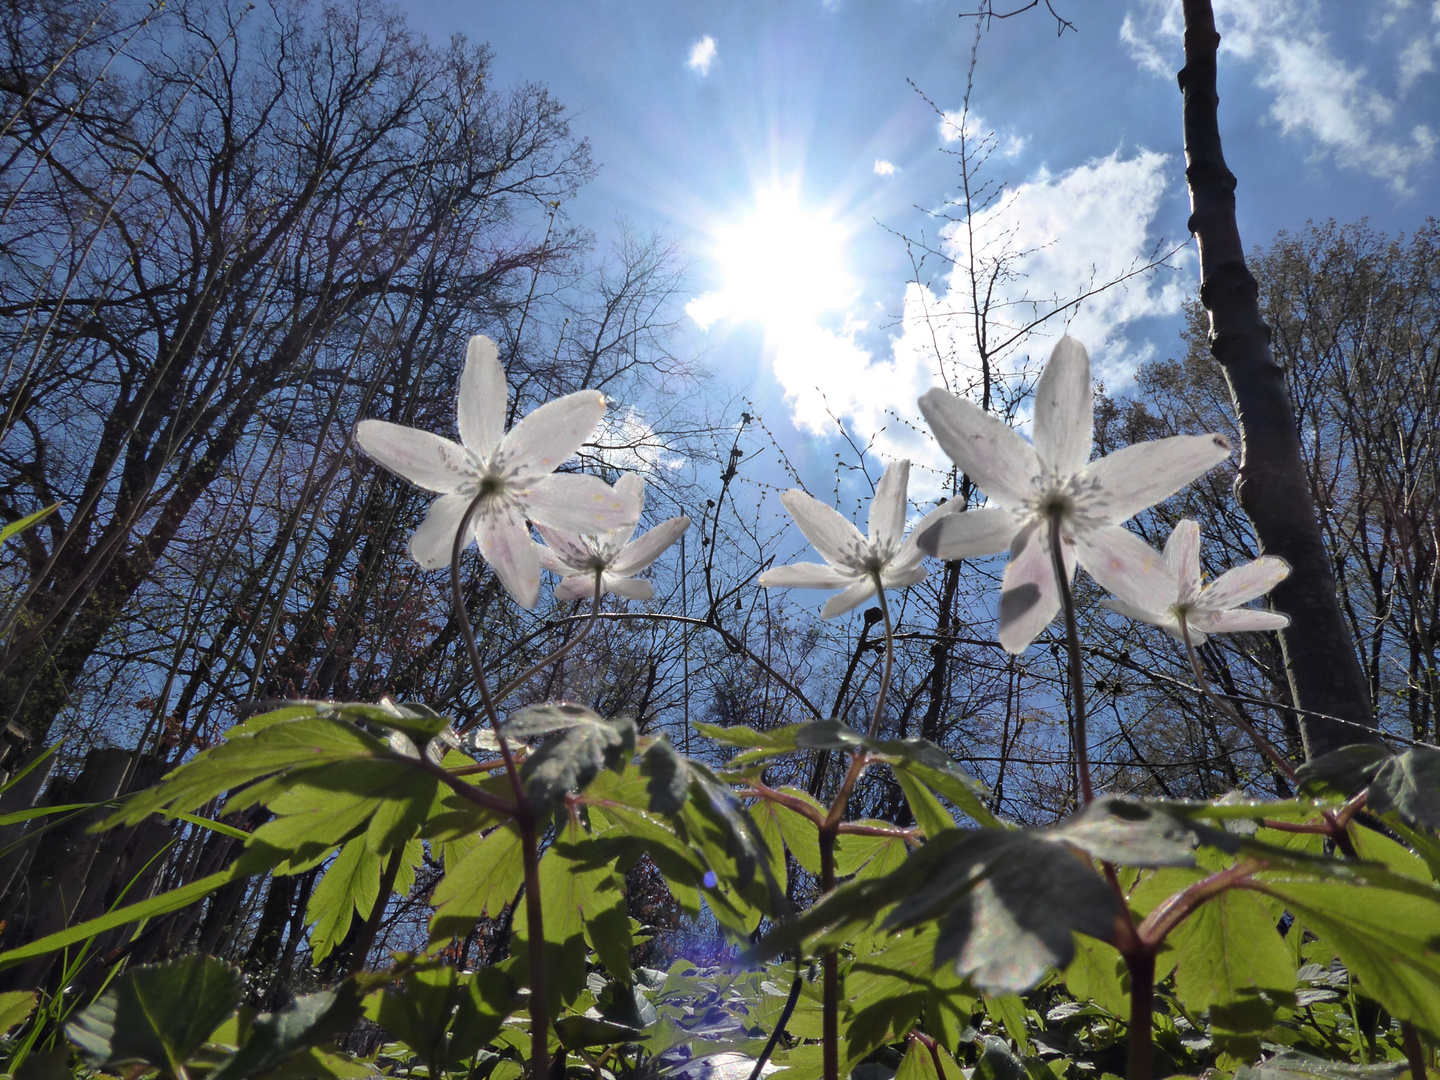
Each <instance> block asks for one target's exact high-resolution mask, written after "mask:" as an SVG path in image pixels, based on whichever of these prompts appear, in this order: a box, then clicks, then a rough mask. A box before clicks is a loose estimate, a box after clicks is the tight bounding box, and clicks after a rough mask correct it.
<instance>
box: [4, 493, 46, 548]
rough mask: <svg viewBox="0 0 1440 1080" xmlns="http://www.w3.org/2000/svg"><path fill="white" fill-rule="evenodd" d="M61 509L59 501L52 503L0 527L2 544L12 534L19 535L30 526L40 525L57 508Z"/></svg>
mask: <svg viewBox="0 0 1440 1080" xmlns="http://www.w3.org/2000/svg"><path fill="white" fill-rule="evenodd" d="M59 509H60V504H59V503H58V502H57V503H51V504H50V505H49V506H47V507H45V508H44V509H43V510H36V511H35V512H34V513H33V514H26V515H25V516H24V517H22V518H21V519H20V520H19V521H11V522H8V523H7V524H6V525H5V526H4V527H0V544H3V543H4V542H5V541H6V540H9V539H10V538H11V537H12V536H17V535H19V534H20V533H22V532H24V531H25V530H26V529H28V528H30V527H31V526H32V525H38V524H39V523H40V522H42V521H44V520H45V519H46V518H47V517H49V516H50V515H51V514H53V513H54V512H55V511H56V510H59Z"/></svg>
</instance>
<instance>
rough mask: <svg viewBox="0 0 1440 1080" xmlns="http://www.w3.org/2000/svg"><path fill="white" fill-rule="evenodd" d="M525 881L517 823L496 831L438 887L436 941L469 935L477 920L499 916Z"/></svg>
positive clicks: (432, 938)
mask: <svg viewBox="0 0 1440 1080" xmlns="http://www.w3.org/2000/svg"><path fill="white" fill-rule="evenodd" d="M524 880H525V863H524V859H523V857H522V851H521V843H520V829H519V827H518V826H517V825H515V824H514V823H511V824H509V825H503V826H501V827H500V828H498V829H494V830H492V831H491V832H490V833H488V834H487V835H486V836H485V838H484V839H483V840H481V841H480V842H479V843H478V844H476V845H475V846H474V847H472V848H471V849H470V850H469V851H468V852H466V854H465V855H464V856H462V857H461V859H460V860H459V861H458V862H457V863H455V865H454V866H447V867H446V868H445V877H444V878H442V879H441V881H440V884H439V885H437V886H436V887H435V892H434V895H433V896H432V897H431V899H430V902H431V904H433V905H434V907H435V914H434V915H432V916H431V917H430V941H431V943H432V944H434V943H437V942H442V941H448V940H449V939H450V938H452V937H457V936H461V937H463V936H464V935H465V934H468V933H469V932H470V930H471V928H472V927H473V926H474V925H475V921H476V920H477V919H480V918H482V917H484V916H487V915H488V916H489V917H491V918H496V917H498V916H499V915H500V913H501V912H502V911H503V910H504V909H505V905H506V904H509V903H510V902H511V901H513V900H514V899H515V895H516V894H517V893H518V892H519V891H520V886H521V884H522V883H523V882H524Z"/></svg>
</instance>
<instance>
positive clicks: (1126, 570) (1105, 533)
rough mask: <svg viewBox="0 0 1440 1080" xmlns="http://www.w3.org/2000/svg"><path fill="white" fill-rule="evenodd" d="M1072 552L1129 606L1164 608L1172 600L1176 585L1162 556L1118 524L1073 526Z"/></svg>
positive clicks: (1173, 600) (1144, 608)
mask: <svg viewBox="0 0 1440 1080" xmlns="http://www.w3.org/2000/svg"><path fill="white" fill-rule="evenodd" d="M1074 543H1075V553H1076V555H1077V556H1078V557H1079V559H1080V565H1081V566H1083V567H1084V568H1085V569H1086V571H1087V572H1088V573H1089V574H1090V576H1091V577H1092V578H1094V579H1095V580H1096V581H1097V582H1099V584H1100V587H1101V588H1102V589H1104V590H1106V591H1107V592H1111V593H1114V594H1115V595H1116V596H1118V597H1119V598H1120V599H1121V600H1124V601H1125V602H1126V603H1127V604H1129V605H1131V606H1132V607H1137V608H1140V609H1141V610H1142V611H1165V610H1166V609H1168V608H1169V607H1170V605H1171V604H1173V603H1175V594H1176V590H1177V586H1176V583H1175V578H1174V576H1173V575H1172V574H1171V573H1170V568H1169V567H1168V566H1167V565H1165V556H1163V555H1161V554H1160V553H1159V552H1158V551H1156V550H1155V549H1154V548H1152V547H1151V546H1150V545H1149V544H1147V543H1145V541H1144V540H1141V539H1140V537H1138V536H1136V535H1135V534H1134V533H1132V532H1128V531H1127V530H1125V529H1122V528H1121V527H1120V526H1119V525H1102V526H1100V527H1099V528H1097V529H1077V530H1075V537H1074Z"/></svg>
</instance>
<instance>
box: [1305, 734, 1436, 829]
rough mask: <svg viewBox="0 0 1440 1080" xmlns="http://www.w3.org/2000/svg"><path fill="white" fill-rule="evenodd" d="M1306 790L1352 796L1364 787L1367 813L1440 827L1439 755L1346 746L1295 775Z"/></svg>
mask: <svg viewBox="0 0 1440 1080" xmlns="http://www.w3.org/2000/svg"><path fill="white" fill-rule="evenodd" d="M1296 772H1297V774H1298V776H1299V778H1300V781H1301V783H1302V784H1303V785H1304V787H1305V789H1306V790H1314V791H1327V790H1328V791H1336V792H1339V793H1340V794H1342V795H1353V794H1355V793H1356V792H1357V791H1359V790H1360V789H1361V788H1366V787H1368V788H1369V789H1370V792H1369V795H1368V796H1367V797H1366V800H1365V809H1366V810H1368V811H1370V812H1371V813H1374V814H1389V813H1392V812H1393V813H1395V814H1398V815H1399V816H1400V817H1401V818H1402V819H1403V820H1405V821H1407V822H1410V823H1411V824H1413V825H1420V826H1422V827H1424V828H1429V829H1434V828H1440V750H1436V749H1434V748H1433V747H1429V746H1412V747H1410V748H1408V749H1407V750H1405V751H1403V752H1402V753H1398V754H1397V753H1394V752H1392V751H1390V750H1389V749H1387V748H1386V747H1382V746H1368V745H1362V746H1346V747H1343V748H1342V749H1340V750H1336V751H1334V752H1333V753H1329V754H1326V755H1324V756H1323V757H1319V758H1316V759H1315V760H1314V761H1309V762H1306V763H1305V764H1304V765H1302V766H1300V768H1299V769H1297V770H1296Z"/></svg>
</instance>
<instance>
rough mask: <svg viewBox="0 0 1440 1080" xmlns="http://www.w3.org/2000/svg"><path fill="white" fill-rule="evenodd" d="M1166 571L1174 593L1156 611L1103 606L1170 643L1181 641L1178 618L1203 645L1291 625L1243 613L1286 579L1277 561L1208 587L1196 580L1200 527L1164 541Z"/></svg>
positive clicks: (1270, 615)
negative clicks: (1218, 637) (1217, 637)
mask: <svg viewBox="0 0 1440 1080" xmlns="http://www.w3.org/2000/svg"><path fill="white" fill-rule="evenodd" d="M1165 565H1166V567H1167V568H1168V569H1169V571H1170V574H1171V579H1172V581H1173V582H1174V589H1173V590H1172V591H1171V593H1170V595H1169V597H1168V603H1166V604H1164V605H1162V606H1161V607H1159V608H1157V609H1154V610H1147V609H1145V608H1139V607H1136V606H1134V605H1133V604H1127V603H1125V601H1123V600H1104V601H1102V603H1103V604H1104V605H1105V606H1106V607H1108V608H1109V609H1110V610H1111V611H1118V612H1119V613H1120V614H1121V615H1127V616H1129V617H1130V618H1132V619H1139V620H1140V621H1141V622H1147V623H1150V624H1151V625H1153V626H1158V627H1160V628H1161V629H1162V630H1164V631H1165V632H1166V633H1167V634H1169V635H1170V636H1171V637H1173V638H1178V639H1179V640H1181V641H1184V640H1185V635H1184V634H1183V633H1182V632H1181V630H1180V616H1181V615H1183V616H1185V625H1186V626H1187V627H1189V629H1190V640H1191V642H1192V643H1193V644H1196V645H1203V644H1205V635H1206V634H1233V633H1238V632H1240V631H1243V630H1279V629H1281V628H1282V627H1285V626H1289V625H1290V617H1289V616H1288V615H1281V614H1280V613H1279V612H1278V611H1260V610H1257V609H1255V608H1242V607H1241V606H1240V605H1241V604H1246V603H1249V602H1250V601H1251V600H1254V599H1255V598H1256V597H1258V596H1263V595H1264V594H1265V593H1267V592H1269V591H1270V590H1271V589H1273V588H1274V587H1275V586H1276V585H1279V584H1280V582H1282V581H1284V580H1285V579H1286V578H1287V577H1288V576H1289V575H1290V564H1289V563H1287V562H1286V561H1285V560H1284V559H1282V558H1280V557H1279V556H1277V555H1262V556H1260V558H1258V559H1255V560H1253V561H1251V562H1248V563H1246V564H1245V565H1244V566H1237V567H1235V568H1233V569H1231V570H1227V571H1226V572H1225V573H1223V574H1221V575H1220V576H1219V577H1218V578H1216V579H1215V580H1214V581H1212V582H1211V583H1210V584H1209V585H1203V584H1202V583H1201V577H1200V526H1199V525H1198V524H1197V523H1196V522H1193V521H1189V520H1185V521H1181V522H1180V523H1179V524H1178V525H1176V526H1175V528H1174V530H1173V531H1172V532H1171V533H1170V539H1168V540H1166V541H1165Z"/></svg>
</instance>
